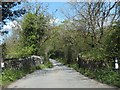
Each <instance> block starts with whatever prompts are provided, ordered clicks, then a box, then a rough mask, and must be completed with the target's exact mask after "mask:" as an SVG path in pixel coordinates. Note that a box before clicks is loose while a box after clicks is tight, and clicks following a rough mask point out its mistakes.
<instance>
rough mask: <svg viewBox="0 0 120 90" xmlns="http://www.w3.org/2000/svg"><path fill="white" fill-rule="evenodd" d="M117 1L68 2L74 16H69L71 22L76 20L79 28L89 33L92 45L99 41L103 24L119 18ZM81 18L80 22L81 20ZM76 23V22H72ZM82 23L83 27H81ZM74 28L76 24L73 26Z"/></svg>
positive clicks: (102, 31)
mask: <svg viewBox="0 0 120 90" xmlns="http://www.w3.org/2000/svg"><path fill="white" fill-rule="evenodd" d="M118 3H119V2H114V3H111V2H89V3H88V2H82V3H81V2H74V3H70V5H71V6H72V11H73V10H74V16H73V15H71V17H70V14H68V15H69V17H70V18H71V19H72V20H73V23H74V22H76V21H77V23H79V24H77V25H78V27H79V29H78V30H84V31H85V33H86V35H88V36H89V35H90V36H91V38H92V42H93V44H94V45H96V44H99V43H101V39H102V37H103V35H104V26H106V25H109V24H112V23H113V22H115V21H117V20H118V19H119V16H120V15H119V14H118V10H119V8H118ZM81 20H82V22H81ZM74 25H76V24H74ZM81 25H84V26H85V27H84V29H82V28H81ZM75 28H76V26H75Z"/></svg>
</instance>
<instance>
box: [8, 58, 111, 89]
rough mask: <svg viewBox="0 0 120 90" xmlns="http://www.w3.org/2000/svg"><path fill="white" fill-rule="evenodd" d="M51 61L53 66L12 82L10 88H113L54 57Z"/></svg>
mask: <svg viewBox="0 0 120 90" xmlns="http://www.w3.org/2000/svg"><path fill="white" fill-rule="evenodd" d="M50 61H51V62H52V63H53V65H54V67H53V68H50V69H44V70H37V71H35V72H34V73H32V74H29V75H27V76H26V77H23V78H22V79H20V80H17V81H16V82H14V83H12V84H11V85H9V86H8V88H113V87H112V86H108V85H106V84H102V83H99V82H97V81H95V80H93V79H89V78H88V77H85V76H83V75H82V74H80V73H79V72H76V71H75V70H73V69H72V68H69V67H66V66H64V65H62V64H61V63H59V62H57V61H55V60H53V59H50Z"/></svg>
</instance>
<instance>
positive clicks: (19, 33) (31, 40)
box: [2, 2, 120, 87]
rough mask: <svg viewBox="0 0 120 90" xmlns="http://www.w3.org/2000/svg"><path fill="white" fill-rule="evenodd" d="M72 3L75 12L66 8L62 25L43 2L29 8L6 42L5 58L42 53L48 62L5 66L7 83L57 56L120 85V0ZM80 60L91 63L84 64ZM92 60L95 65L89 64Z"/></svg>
mask: <svg viewBox="0 0 120 90" xmlns="http://www.w3.org/2000/svg"><path fill="white" fill-rule="evenodd" d="M69 5H70V7H71V9H70V10H72V11H70V12H73V13H74V15H73V14H72V15H71V13H69V11H65V10H64V11H63V14H64V15H65V16H66V20H64V21H63V22H61V24H59V25H57V24H54V21H53V23H52V24H51V23H50V21H51V20H53V18H52V16H51V15H50V14H48V13H47V12H46V11H45V10H46V8H45V9H44V10H41V8H40V6H39V4H37V5H36V6H37V7H36V10H35V11H34V10H33V9H29V12H28V13H26V14H25V15H24V18H23V20H21V21H18V24H16V26H15V27H14V28H13V35H12V36H11V37H9V38H8V39H7V40H6V41H5V43H4V44H3V45H2V47H3V48H4V49H3V55H4V58H13V57H14V58H20V57H28V56H31V55H38V56H44V64H41V65H40V66H37V67H33V68H32V69H30V71H25V72H24V71H17V72H16V71H15V70H5V71H3V80H4V81H5V82H3V83H6V82H7V83H8V82H10V81H14V80H16V79H17V78H20V77H22V76H24V75H25V74H27V73H29V72H32V71H34V70H36V69H42V68H46V67H52V65H51V63H50V62H49V58H53V59H57V60H59V61H60V62H63V63H64V64H66V65H68V66H70V67H73V68H74V69H76V70H77V71H79V72H80V73H82V74H83V75H85V76H88V77H90V78H92V79H96V80H98V81H100V82H102V83H107V84H110V85H114V86H117V87H120V69H119V70H114V69H115V67H114V60H115V58H118V60H120V43H119V41H120V2H114V3H111V2H96V3H95V2H91V3H87V2H83V3H79V2H76V3H69ZM42 9H43V8H42ZM67 15H68V16H67ZM78 57H79V59H77V58H78ZM80 60H82V61H85V62H86V63H84V64H87V66H86V67H83V66H82V65H81V63H82V62H80ZM88 62H89V63H90V62H91V63H92V64H93V67H88V65H89V63H88ZM93 62H94V63H93ZM95 62H102V64H101V65H103V66H105V68H103V67H98V68H94V67H95V66H97V64H96V63H95ZM119 66H120V62H119ZM90 68H93V70H91V69H90ZM101 68H102V69H101Z"/></svg>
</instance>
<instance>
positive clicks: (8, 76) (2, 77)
mask: <svg viewBox="0 0 120 90" xmlns="http://www.w3.org/2000/svg"><path fill="white" fill-rule="evenodd" d="M52 67H53V65H52V63H51V62H47V63H45V64H40V65H38V66H35V67H32V68H29V69H27V70H24V69H21V70H15V69H5V70H4V71H3V72H2V73H0V86H2V88H4V87H6V86H7V85H9V84H10V83H12V82H14V81H16V80H18V79H20V78H22V77H24V76H25V75H27V74H29V73H32V72H34V71H35V70H42V69H45V68H52Z"/></svg>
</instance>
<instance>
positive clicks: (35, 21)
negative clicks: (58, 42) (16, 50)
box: [22, 13, 46, 55]
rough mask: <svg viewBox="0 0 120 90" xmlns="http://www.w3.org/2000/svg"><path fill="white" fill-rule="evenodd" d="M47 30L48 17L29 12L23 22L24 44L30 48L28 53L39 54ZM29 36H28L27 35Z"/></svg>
mask: <svg viewBox="0 0 120 90" xmlns="http://www.w3.org/2000/svg"><path fill="white" fill-rule="evenodd" d="M45 30H46V19H45V17H44V15H43V14H40V15H37V14H32V13H28V14H27V15H26V16H25V17H24V21H23V23H22V39H23V46H25V47H27V48H33V50H32V49H30V50H29V49H28V50H29V51H28V54H36V55H39V48H40V43H41V39H42V37H43V36H44V32H45ZM26 36H27V37H26Z"/></svg>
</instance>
